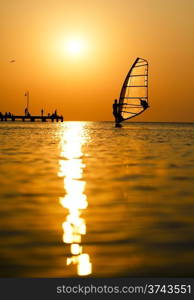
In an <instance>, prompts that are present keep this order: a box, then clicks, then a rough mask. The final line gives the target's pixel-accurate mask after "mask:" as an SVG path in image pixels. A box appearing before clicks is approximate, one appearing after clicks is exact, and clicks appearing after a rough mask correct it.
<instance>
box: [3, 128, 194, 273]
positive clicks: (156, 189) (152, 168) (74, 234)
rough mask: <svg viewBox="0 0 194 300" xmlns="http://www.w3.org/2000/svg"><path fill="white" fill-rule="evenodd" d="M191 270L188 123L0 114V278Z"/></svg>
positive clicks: (193, 181) (193, 165) (193, 156)
mask: <svg viewBox="0 0 194 300" xmlns="http://www.w3.org/2000/svg"><path fill="white" fill-rule="evenodd" d="M190 276H194V124H192V123H127V122H126V123H125V124H123V127H122V128H115V126H114V123H113V122H63V123H60V122H59V123H49V122H47V123H42V122H35V123H30V122H0V277H40V278H41V277H62V278H64V277H190Z"/></svg>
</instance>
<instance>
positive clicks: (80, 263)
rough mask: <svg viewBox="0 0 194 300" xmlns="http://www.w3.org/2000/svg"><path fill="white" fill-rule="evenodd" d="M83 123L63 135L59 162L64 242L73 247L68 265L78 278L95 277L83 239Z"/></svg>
mask: <svg viewBox="0 0 194 300" xmlns="http://www.w3.org/2000/svg"><path fill="white" fill-rule="evenodd" d="M85 142H86V138H85V136H84V123H80V122H79V123H78V122H70V123H69V124H68V125H67V126H65V128H64V130H63V132H62V135H61V142H60V146H61V154H60V156H61V159H60V161H59V173H58V175H59V176H60V177H63V178H64V189H65V193H66V195H65V196H64V197H60V199H59V201H60V204H61V205H62V206H63V207H64V208H65V209H67V210H68V215H67V217H66V220H65V221H64V223H63V224H62V227H63V242H64V243H65V244H68V245H70V253H71V256H70V257H68V258H67V261H66V264H67V265H68V266H69V265H70V264H75V265H77V275H79V276H84V275H89V274H91V273H92V264H91V262H90V256H89V254H87V253H84V250H83V247H82V245H81V243H82V236H83V235H85V234H86V222H85V219H84V218H83V217H82V216H81V214H82V210H84V209H87V207H88V202H87V196H86V195H85V194H84V190H85V185H86V182H85V181H84V180H83V179H82V178H83V169H84V167H85V165H84V163H83V159H82V157H83V152H82V146H83V145H84V144H85Z"/></svg>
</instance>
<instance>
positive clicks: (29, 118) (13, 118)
mask: <svg viewBox="0 0 194 300" xmlns="http://www.w3.org/2000/svg"><path fill="white" fill-rule="evenodd" d="M16 120H21V121H23V122H24V121H30V122H35V121H36V120H40V121H42V122H47V121H49V120H51V122H54V121H56V122H59V121H61V122H63V116H14V115H11V116H5V115H2V116H0V121H2V122H3V121H13V122H14V121H16Z"/></svg>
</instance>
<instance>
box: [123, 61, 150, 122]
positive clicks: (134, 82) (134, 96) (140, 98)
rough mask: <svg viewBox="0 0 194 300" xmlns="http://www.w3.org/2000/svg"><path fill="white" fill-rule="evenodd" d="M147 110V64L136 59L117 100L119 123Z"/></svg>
mask: <svg viewBox="0 0 194 300" xmlns="http://www.w3.org/2000/svg"><path fill="white" fill-rule="evenodd" d="M146 108H148V62H147V60H145V59H143V58H139V57H138V58H137V59H136V60H135V62H134V63H133V65H132V67H131V69H130V70H129V72H128V74H127V76H126V78H125V81H124V83H123V86H122V89H121V93H120V98H119V115H120V119H121V121H125V120H128V119H131V118H133V117H136V116H137V115H139V114H141V113H142V112H144V110H145V109H146Z"/></svg>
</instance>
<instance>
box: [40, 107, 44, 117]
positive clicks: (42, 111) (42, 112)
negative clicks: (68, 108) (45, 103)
mask: <svg viewBox="0 0 194 300" xmlns="http://www.w3.org/2000/svg"><path fill="white" fill-rule="evenodd" d="M43 114H44V110H43V108H42V109H41V117H43Z"/></svg>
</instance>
